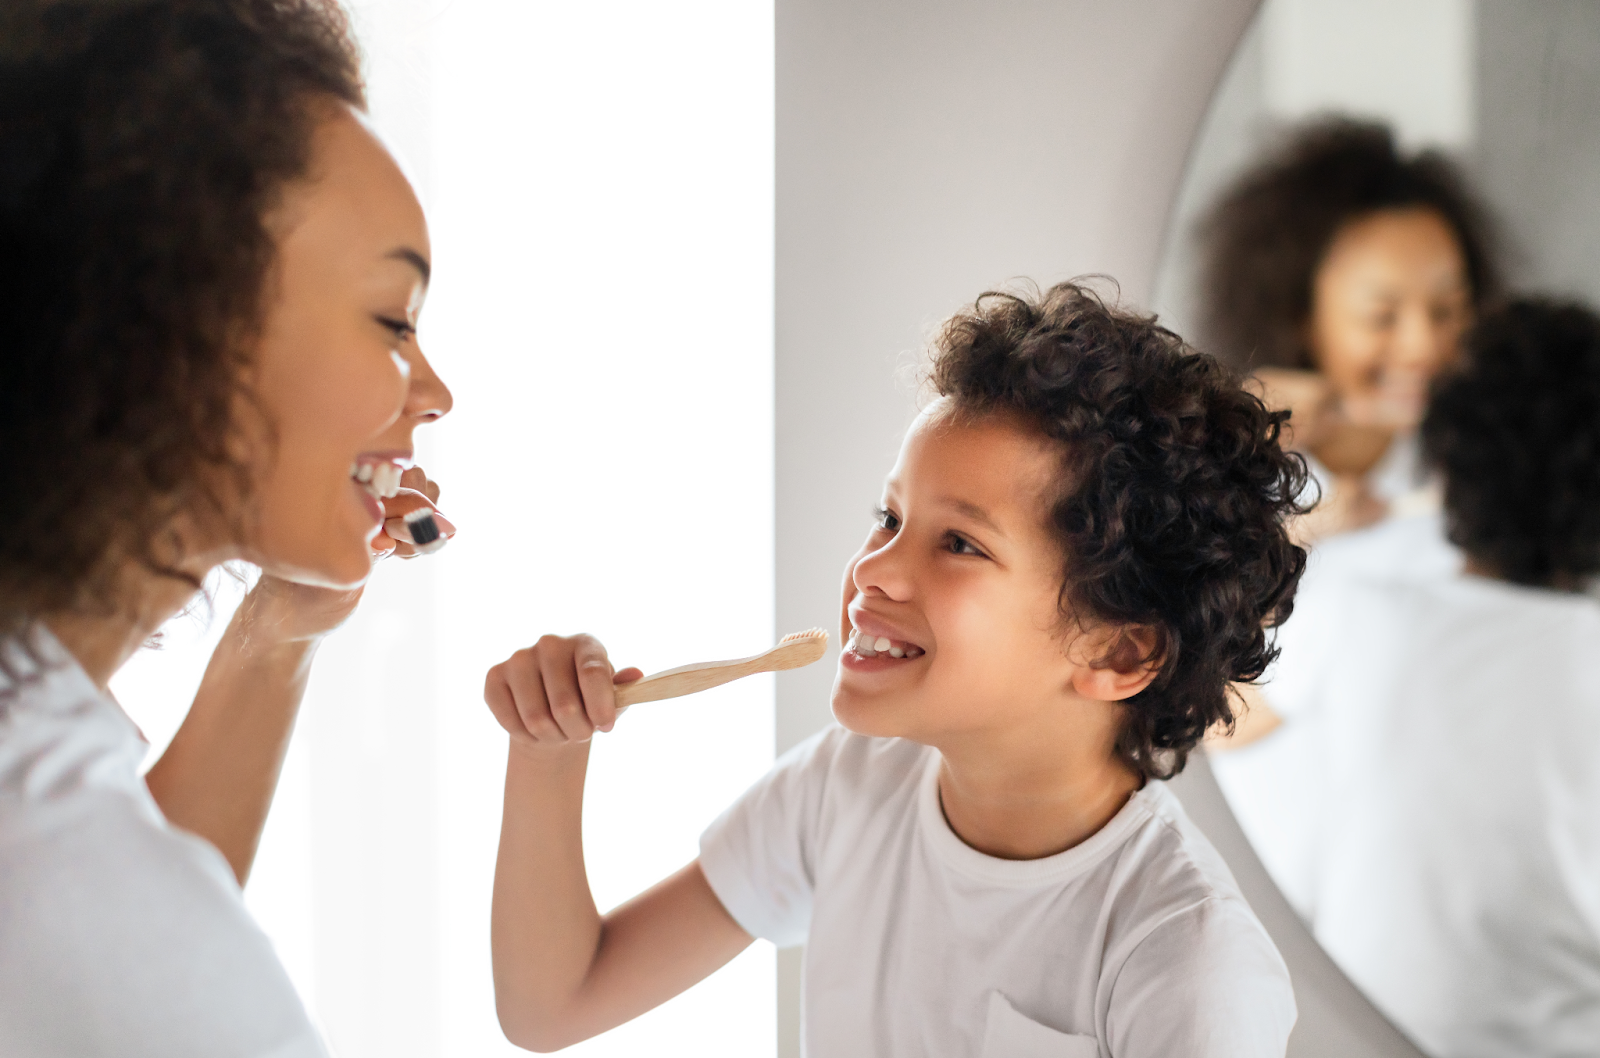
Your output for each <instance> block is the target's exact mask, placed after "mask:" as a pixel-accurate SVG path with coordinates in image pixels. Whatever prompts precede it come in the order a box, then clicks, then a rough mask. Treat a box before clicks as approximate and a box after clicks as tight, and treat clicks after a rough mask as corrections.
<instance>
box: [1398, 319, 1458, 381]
mask: <svg viewBox="0 0 1600 1058" xmlns="http://www.w3.org/2000/svg"><path fill="white" fill-rule="evenodd" d="M1455 333H1456V329H1455V328H1454V327H1451V326H1449V325H1446V324H1444V323H1442V322H1440V321H1439V320H1436V319H1434V317H1433V314H1432V313H1430V312H1428V311H1427V310H1426V309H1417V310H1414V311H1411V312H1407V313H1405V314H1404V315H1403V316H1402V317H1401V320H1400V326H1399V333H1397V334H1396V335H1395V342H1394V366H1395V367H1399V368H1406V369H1410V370H1412V371H1419V372H1422V373H1424V374H1428V375H1432V374H1433V373H1434V372H1435V371H1436V370H1438V368H1439V367H1440V366H1441V365H1442V364H1443V363H1444V361H1445V360H1446V359H1447V358H1448V357H1449V355H1450V351H1451V348H1452V346H1453V343H1454V341H1455Z"/></svg>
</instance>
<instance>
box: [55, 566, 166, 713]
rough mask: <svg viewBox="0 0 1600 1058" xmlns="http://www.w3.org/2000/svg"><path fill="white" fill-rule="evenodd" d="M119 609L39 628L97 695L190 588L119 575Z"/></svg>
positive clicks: (142, 575) (64, 616) (155, 577)
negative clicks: (84, 675) (69, 657)
mask: <svg viewBox="0 0 1600 1058" xmlns="http://www.w3.org/2000/svg"><path fill="white" fill-rule="evenodd" d="M121 580H122V584H123V590H122V591H121V592H119V595H120V596H121V598H122V599H125V600H128V601H127V602H126V603H125V604H124V605H122V606H116V607H113V608H110V609H108V610H107V612H105V613H95V614H83V613H60V614H53V615H51V616H49V617H47V618H45V621H44V624H45V627H46V628H48V629H49V630H50V634H51V635H53V636H55V637H56V639H57V640H58V641H60V643H61V645H62V646H63V647H65V648H66V650H67V653H69V654H71V655H72V657H73V659H74V660H76V661H77V663H78V665H79V666H80V667H81V668H82V669H83V671H84V672H85V673H87V674H88V676H89V678H90V679H91V680H93V681H94V683H95V686H97V687H99V688H100V689H101V690H102V691H103V690H105V689H106V688H107V686H108V685H109V684H110V683H111V677H112V676H114V675H116V672H117V670H118V669H120V668H122V666H123V664H124V663H125V662H126V661H127V660H128V659H129V658H130V657H132V656H133V655H134V653H135V652H136V651H137V650H138V649H139V648H140V647H141V646H143V645H144V644H145V643H146V642H147V641H148V640H149V639H150V637H151V636H152V635H154V634H155V633H156V630H157V629H159V628H160V627H161V626H162V625H163V624H165V623H166V621H167V619H168V618H170V617H172V616H173V615H174V614H176V613H177V612H178V611H180V610H182V609H183V608H184V606H185V605H187V604H188V602H189V600H190V599H192V598H193V597H194V592H195V589H194V585H192V584H190V583H189V582H187V581H184V580H180V579H178V578H177V577H172V576H163V575H161V574H156V573H151V572H150V571H148V570H145V569H143V568H140V569H138V570H134V569H131V568H130V569H128V570H126V571H124V574H123V576H122V578H121Z"/></svg>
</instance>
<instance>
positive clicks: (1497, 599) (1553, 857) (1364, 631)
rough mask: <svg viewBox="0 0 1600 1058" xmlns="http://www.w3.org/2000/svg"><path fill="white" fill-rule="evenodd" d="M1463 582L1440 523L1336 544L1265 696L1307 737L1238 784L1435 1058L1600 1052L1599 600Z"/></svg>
mask: <svg viewBox="0 0 1600 1058" xmlns="http://www.w3.org/2000/svg"><path fill="white" fill-rule="evenodd" d="M1460 565H1461V563H1460V556H1459V555H1458V554H1457V553H1456V552H1455V551H1454V549H1453V548H1450V547H1449V545H1448V544H1446V543H1445V542H1444V539H1443V531H1442V528H1441V525H1440V522H1439V519H1438V518H1437V517H1434V518H1420V519H1412V520H1410V521H1399V522H1391V523H1386V524H1384V525H1380V526H1378V527H1376V528H1374V529H1369V530H1365V531H1363V532H1362V533H1354V534H1350V535H1348V536H1346V537H1342V538H1339V539H1337V540H1330V541H1328V542H1327V543H1325V544H1323V545H1321V546H1320V547H1319V548H1318V550H1317V552H1316V553H1314V555H1313V559H1312V567H1311V569H1310V571H1309V572H1308V574H1307V579H1306V582H1305V584H1304V587H1303V588H1302V591H1301V593H1300V597H1299V599H1298V601H1297V603H1296V606H1295V613H1294V616H1293V617H1292V618H1290V620H1289V622H1288V623H1287V624H1286V625H1285V626H1284V628H1283V631H1282V634H1281V639H1280V643H1281V645H1282V647H1283V655H1282V658H1281V659H1280V661H1279V664H1278V666H1277V668H1276V670H1275V672H1274V673H1273V677H1272V680H1271V682H1269V683H1268V684H1267V685H1266V686H1265V687H1264V688H1263V692H1264V694H1265V696H1266V698H1267V699H1268V701H1269V702H1270V703H1271V704H1272V706H1273V708H1274V709H1275V710H1276V711H1278V712H1279V713H1280V714H1282V715H1283V717H1284V721H1285V722H1284V727H1283V728H1282V729H1280V733H1277V734H1274V735H1272V736H1269V737H1268V738H1266V739H1264V740H1263V741H1262V742H1260V743H1258V744H1257V745H1255V746H1250V747H1246V748H1245V749H1242V750H1240V751H1238V752H1236V753H1230V754H1226V755H1222V756H1220V757H1219V758H1218V759H1217V760H1216V764H1217V774H1218V778H1219V780H1220V781H1221V782H1222V784H1223V787H1224V789H1225V790H1226V791H1227V792H1228V794H1229V798H1230V800H1231V801H1232V802H1233V803H1234V806H1235V809H1236V812H1237V814H1238V815H1239V818H1240V822H1241V823H1242V824H1244V826H1245V830H1246V831H1247V833H1250V835H1251V837H1252V840H1253V841H1255V842H1256V845H1257V848H1258V849H1259V850H1260V851H1261V852H1262V855H1263V859H1264V860H1265V861H1266V862H1267V864H1268V866H1269V868H1272V869H1273V870H1274V871H1275V873H1280V881H1281V882H1284V883H1286V884H1285V889H1286V890H1288V892H1289V895H1290V896H1291V898H1292V899H1293V901H1294V902H1295V903H1296V904H1297V905H1298V906H1299V908H1300V910H1301V912H1302V913H1303V914H1304V915H1305V916H1306V917H1307V919H1308V921H1309V922H1310V924H1311V926H1312V929H1313V932H1314V933H1315V934H1316V936H1317V939H1318V940H1319V941H1320V942H1321V943H1322V945H1323V946H1324V947H1325V948H1326V949H1327V951H1328V953H1329V954H1330V955H1332V956H1333V958H1334V959H1335V961H1337V962H1338V963H1339V965H1340V966H1341V967H1343V969H1344V970H1345V972H1346V973H1348V974H1349V975H1350V977H1351V979H1352V980H1354V981H1355V983H1356V984H1357V985H1359V986H1361V987H1362V988H1363V989H1364V990H1365V991H1366V992H1367V994H1368V995H1369V996H1370V997H1371V998H1372V999H1373V1001H1374V1002H1375V1003H1376V1004H1377V1005H1378V1006H1379V1008H1380V1009H1382V1010H1384V1011H1385V1012H1386V1013H1387V1014H1388V1015H1389V1016H1390V1017H1391V1018H1392V1019H1393V1020H1394V1021H1395V1022H1396V1024H1398V1025H1399V1026H1400V1027H1401V1028H1402V1029H1403V1030H1405V1031H1406V1032H1407V1033H1409V1034H1410V1035H1411V1036H1412V1037H1413V1038H1415V1039H1416V1040H1417V1042H1418V1043H1419V1044H1420V1045H1421V1047H1422V1049H1423V1050H1424V1051H1426V1052H1428V1053H1429V1054H1430V1055H1436V1056H1438V1058H1458V1056H1468V1055H1470V1056H1474V1058H1498V1056H1505V1058H1512V1056H1518V1058H1541V1056H1551V1058H1553V1056H1556V1055H1563V1056H1565V1055H1579V1054H1584V1055H1588V1054H1595V1053H1597V1051H1600V601H1597V600H1596V599H1594V598H1592V597H1588V596H1584V595H1571V594H1565V593H1557V592H1551V591H1542V590H1535V589H1529V588H1521V587H1516V586H1513V585H1509V584H1505V583H1503V582H1500V581H1494V580H1488V579H1485V578H1482V577H1477V576H1473V575H1470V574H1466V573H1463V572H1461V569H1460ZM1275 861H1276V862H1275Z"/></svg>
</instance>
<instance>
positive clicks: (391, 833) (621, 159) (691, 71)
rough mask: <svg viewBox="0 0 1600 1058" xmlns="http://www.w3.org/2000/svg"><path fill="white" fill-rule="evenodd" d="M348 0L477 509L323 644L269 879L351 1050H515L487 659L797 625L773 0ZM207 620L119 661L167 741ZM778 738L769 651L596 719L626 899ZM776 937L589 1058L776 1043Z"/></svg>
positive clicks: (604, 793) (460, 489) (440, 434)
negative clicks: (779, 318)
mask: <svg viewBox="0 0 1600 1058" xmlns="http://www.w3.org/2000/svg"><path fill="white" fill-rule="evenodd" d="M354 9H355V16H356V26H357V31H358V34H359V35H360V37H361V39H362V41H363V45H364V47H365V48H366V50H367V58H368V64H369V70H370V82H371V87H372V97H373V98H372V114H373V120H374V122H375V124H376V125H377V126H378V128H379V129H380V131H382V132H383V133H384V135H385V136H386V137H387V138H388V139H390V141H391V142H392V143H394V144H395V145H396V147H397V149H398V150H399V151H400V152H401V153H402V154H403V155H405V156H406V160H407V162H408V164H409V166H410V167H411V169H412V170H413V171H414V173H415V178H416V180H417V183H418V184H419V185H420V186H421V188H422V191H423V194H424V198H425V205H426V206H427V208H428V214H429V221H430V226H431V230H432V237H433V258H434V261H433V263H434V276H435V278H434V285H433V290H432V291H431V292H430V294H429V299H428V305H427V308H426V309H425V310H424V313H423V323H422V333H421V341H422V344H423V348H424V350H425V351H426V352H427V354H428V355H429V356H430V358H431V359H432V360H433V362H434V364H435V366H436V367H437V369H438V370H439V373H440V375H441V376H442V377H443V378H444V379H445V381H446V382H447V383H448V384H449V385H450V386H451V388H452V389H453V391H454V393H455V397H456V405H455V410H454V412H453V413H452V415H451V416H450V417H449V418H448V419H446V420H445V421H444V422H442V423H440V424H439V425H438V426H435V427H430V428H428V429H427V430H424V431H422V433H421V434H419V442H420V443H419V451H418V455H419V458H420V459H421V461H422V462H423V464H424V465H425V466H426V468H427V470H428V472H429V474H430V476H432V477H434V478H435V479H437V480H438V481H439V482H440V484H441V485H442V486H443V490H444V493H443V496H442V499H441V506H442V507H443V509H444V510H445V511H446V512H447V513H448V514H449V516H450V518H451V519H452V520H453V521H454V522H455V523H456V524H457V525H458V526H459V527H460V536H459V538H458V539H457V540H456V541H454V542H453V543H452V544H451V546H450V547H449V548H447V549H446V550H445V551H444V552H442V553H441V554H439V555H438V556H435V557H433V558H430V559H427V560H423V561H416V562H411V563H400V562H392V563H388V564H387V565H386V568H382V569H380V570H379V571H378V572H377V574H376V576H375V578H374V583H373V585H372V587H371V588H370V589H369V591H368V597H367V599H366V600H365V601H364V602H363V604H362V607H361V609H360V611H359V612H358V613H357V616H356V617H355V618H354V619H353V620H352V621H351V622H350V623H349V625H348V626H347V627H346V628H344V629H342V630H340V632H339V633H338V634H337V635H336V636H335V637H334V638H333V639H332V640H330V642H329V643H328V644H327V646H325V647H324V649H323V652H322V656H321V657H320V658H319V659H318V663H317V670H316V673H315V675H314V677H313V683H312V687H311V691H310V693H309V695H308V699H307V702H306V708H305V713H304V715H303V718H302V721H301V729H300V731H299V732H298V733H297V736H296V743H295V747H294V749H293V751H292V752H291V755H290V760H289V762H288V765H287V768H286V773H285V780H284V785H283V787H282V788H281V790H280V795H279V800H278V803H277V804H276V806H275V808H274V814H273V818H272V820H271V821H270V822H269V824H268V832H267V835H266V837H265V839H264V842H263V848H262V852H261V855H260V858H259V860H258V866H257V870H256V874H255V876H254V877H253V879H252V882H251V885H250V891H249V893H248V894H247V898H248V899H249V901H250V904H251V906H252V908H253V909H254V911H255V912H256V914H257V916H258V918H259V919H260V920H261V921H262V922H263V925H264V927H265V928H266V929H267V931H268V932H269V934H271V935H272V936H273V938H274V941H275V942H276V943H277V945H278V947H279V951H280V954H282V955H283V957H284V959H285V962H286V964H287V965H288V966H289V968H290V971H291V974H292V975H293V976H294V978H295V980H296V982H297V984H298V985H299V987H300V988H301V989H302V992H303V993H304V994H305V995H306V998H307V1002H308V1005H310V1006H311V1007H312V1009H313V1011H314V1013H315V1015H316V1016H317V1018H318V1019H319V1021H320V1022H321V1024H322V1025H323V1027H324V1029H325V1030H326V1032H327V1033H328V1036H329V1038H330V1041H331V1043H332V1044H333V1047H334V1049H335V1053H336V1054H337V1055H338V1056H339V1058H356V1056H362V1058H365V1056H374V1058H376V1056H378V1055H382V1056H384V1058H396V1056H419V1058H420V1056H425V1055H426V1056H438V1055H452V1056H453V1055H462V1054H471V1055H474V1056H491V1055H501V1054H504V1055H511V1054H521V1053H524V1052H521V1051H518V1050H516V1049H515V1048H513V1047H512V1046H511V1045H510V1044H508V1043H507V1042H506V1041H505V1040H504V1038H503V1037H502V1036H501V1033H500V1030H499V1027H498V1025H497V1023H496V1020H495V1015H494V1004H493V993H492V984H491V979H490V972H489V971H490V967H489V900H490V891H491V879H492V874H493V867H494V856H495V847H496V841H497V838H498V831H499V824H500V801H501V793H502V780H503V773H504V762H505V738H504V736H503V735H502V734H501V733H500V732H499V729H498V728H497V727H496V726H495V724H494V722H493V720H492V718H491V717H490V716H489V713H488V710H487V709H486V708H485V707H484V705H483V703H482V684H483V677H484V673H485V671H486V670H487V668H488V667H489V666H490V665H492V664H494V663H496V662H498V661H501V660H503V659H504V658H505V657H506V656H507V655H509V654H510V653H511V652H512V651H513V650H515V649H517V648H519V647H522V646H526V645H529V644H531V643H532V642H533V641H534V639H536V638H537V637H538V636H539V635H540V634H542V633H545V632H557V633H572V632H579V631H587V632H592V633H594V634H595V635H597V636H599V637H600V638H601V639H603V640H604V641H605V642H606V644H607V645H608V646H609V647H610V648H611V650H612V654H613V657H614V658H615V659H616V661H617V662H618V665H619V667H620V666H621V665H626V664H636V665H639V666H640V667H642V668H644V669H645V670H646V671H647V672H648V671H654V670H657V669H662V668H667V667H670V666H673V665H678V664H682V663H685V662H690V661H703V660H711V659H716V658H723V657H736V656H740V655H743V654H752V653H756V652H758V651H760V650H764V649H766V648H767V647H769V646H771V645H772V643H773V642H774V640H775V632H776V631H777V630H775V629H774V628H773V625H772V613H773V570H772V541H773V522H772V509H773V469H772V467H773V452H772V436H773V422H772V375H773V371H772V361H773V351H772V311H773V307H772V304H773V303H772V284H773V266H772V261H773V243H772V239H773V235H772V231H773V109H774V108H773V11H772V5H771V4H770V3H767V4H762V3H754V4H752V3H746V2H732V0H712V2H708V0H700V2H691V3H685V4H659V3H644V2H627V3H592V4H557V3H552V2H545V0H539V2H533V0H453V2H448V0H366V2H361V3H356V4H355V5H354ZM423 434H426V435H427V436H423ZM227 610H228V606H227V605H226V600H225V599H224V600H223V601H222V605H219V613H218V615H217V618H216V620H217V622H219V624H220V622H223V621H225V620H226V618H227ZM190 627H191V628H192V626H190ZM216 631H220V628H218V629H216ZM783 631H790V630H789V629H784V630H783ZM185 635H186V636H187V639H185V640H184V641H183V642H181V643H179V642H175V643H174V645H173V646H172V647H170V648H169V649H168V650H165V651H162V652H158V653H154V654H151V655H149V656H148V657H141V658H140V659H138V660H137V662H136V663H135V667H134V668H132V669H131V670H130V671H129V672H128V673H127V674H126V676H125V677H124V678H123V679H122V680H120V681H119V684H118V690H119V693H120V694H121V695H122V697H123V700H124V702H125V704H126V705H127V706H128V708H129V710H130V712H132V713H133V714H134V715H135V717H136V719H140V720H141V722H143V723H145V724H146V727H147V729H150V731H151V735H152V740H153V741H157V742H160V741H163V740H164V739H163V734H164V732H165V731H166V729H167V728H168V727H169V726H170V725H171V724H173V723H175V722H176V717H175V714H173V712H172V707H173V705H175V704H177V702H175V701H174V698H176V699H178V701H179V702H181V701H183V700H186V697H187V694H188V693H189V692H190V691H192V685H193V683H194V682H197V681H198V678H199V671H200V668H201V667H202V666H203V664H204V655H205V648H206V644H207V642H208V637H206V636H203V635H201V634H198V633H195V632H193V631H192V630H191V631H189V632H186V633H185ZM209 638H210V639H214V633H213V635H212V636H211V637H209ZM186 681H187V682H186ZM185 688H187V690H186V689H185ZM772 745H773V704H772V683H771V677H763V678H758V679H754V680H747V681H743V682H740V683H737V684H733V685H730V686H727V687H724V688H720V689H718V690H716V691H712V692H708V693H706V694H703V695H699V696H696V697H692V698H687V699H682V700H678V701H669V702H662V703H655V704H648V705H643V706H639V707H637V708H636V709H634V710H632V711H631V712H630V713H629V714H628V715H627V716H625V717H624V719H623V720H622V721H621V722H620V723H619V724H618V726H617V730H616V731H615V732H614V733H612V734H611V735H609V736H602V737H601V738H600V739H599V740H598V741H597V744H596V747H595V751H594V756H593V760H592V763H591V767H590V784H589V794H588V798H587V801H586V805H585V842H586V846H587V848H588V863H589V876H590V881H591V883H592V885H593V887H594V890H595V895H596V898H597V900H598V902H599V903H600V905H601V907H602V909H604V908H607V907H610V906H612V905H614V904H616V903H618V902H620V901H622V900H624V899H626V898H628V897H630V896H632V895H633V894H634V893H636V892H638V891H639V890H640V889H643V888H644V887H646V886H648V885H650V884H652V883H653V882H655V881H657V880H659V879H660V878H662V877H664V876H665V875H667V874H669V873H670V872H672V871H674V870H676V869H677V868H678V867H680V866H682V865H683V864H684V863H686V862H687V861H688V860H690V859H691V858H692V857H693V856H694V855H695V854H696V843H697V839H698V835H699V833H700V831H701V830H702V829H703V828H704V827H705V825H706V824H708V823H709V822H710V821H711V820H712V819H713V818H714V817H715V816H716V814H717V813H718V812H720V811H721V810H722V809H723V808H724V807H726V805H727V804H728V803H729V802H730V801H732V800H733V799H734V798H735V797H736V796H738V794H739V793H740V792H741V791H742V790H743V789H744V788H745V786H747V785H748V784H749V783H750V782H752V781H753V780H755V779H756V778H757V777H759V776H760V775H761V774H762V772H763V771H764V770H765V769H766V768H767V767H768V766H769V765H770V764H771V761H772ZM773 963H774V960H773V955H772V951H771V948H770V947H769V946H767V945H766V944H764V943H762V944H758V945H756V946H755V947H753V948H752V949H751V950H750V951H749V952H747V953H745V954H744V955H742V956H741V957H740V958H738V959H736V960H735V961H734V962H733V963H732V964H731V965H730V966H729V967H727V968H726V969H724V970H723V971H721V972H720V973H718V974H716V975H714V976H713V977H712V978H711V979H710V980H708V981H707V982H705V983H704V984H702V985H701V986H699V987H698V988H696V989H693V990H691V991H690V992H689V993H687V994H686V995H684V996H682V997H680V998H679V999H677V1000H674V1001H673V1002H670V1003H668V1004H666V1005H665V1006H663V1007H662V1008H660V1009H659V1010H657V1011H655V1012H652V1013H651V1014H648V1015H646V1016H645V1017H643V1018H640V1019H639V1020H637V1021H636V1022H634V1023H632V1024H631V1025H628V1026H624V1027H623V1028H620V1029H618V1030H616V1031H614V1032H611V1033H608V1034H606V1035H604V1036H602V1037H600V1038H598V1039H596V1040H594V1041H591V1042H589V1043H587V1044H583V1045H580V1046H578V1047H575V1048H573V1049H572V1050H571V1051H569V1052H567V1053H571V1054H574V1055H578V1056H590V1058H593V1056H601V1055H630V1056H631V1055H638V1054H645V1053H648V1054H652V1055H678V1054H681V1055H695V1056H697V1058H700V1056H718V1055H727V1056H730V1058H731V1056H739V1058H745V1056H749V1055H761V1054H772V1053H773V1052H774V1050H775V1035H776V1028H775V1008H774V967H773Z"/></svg>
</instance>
